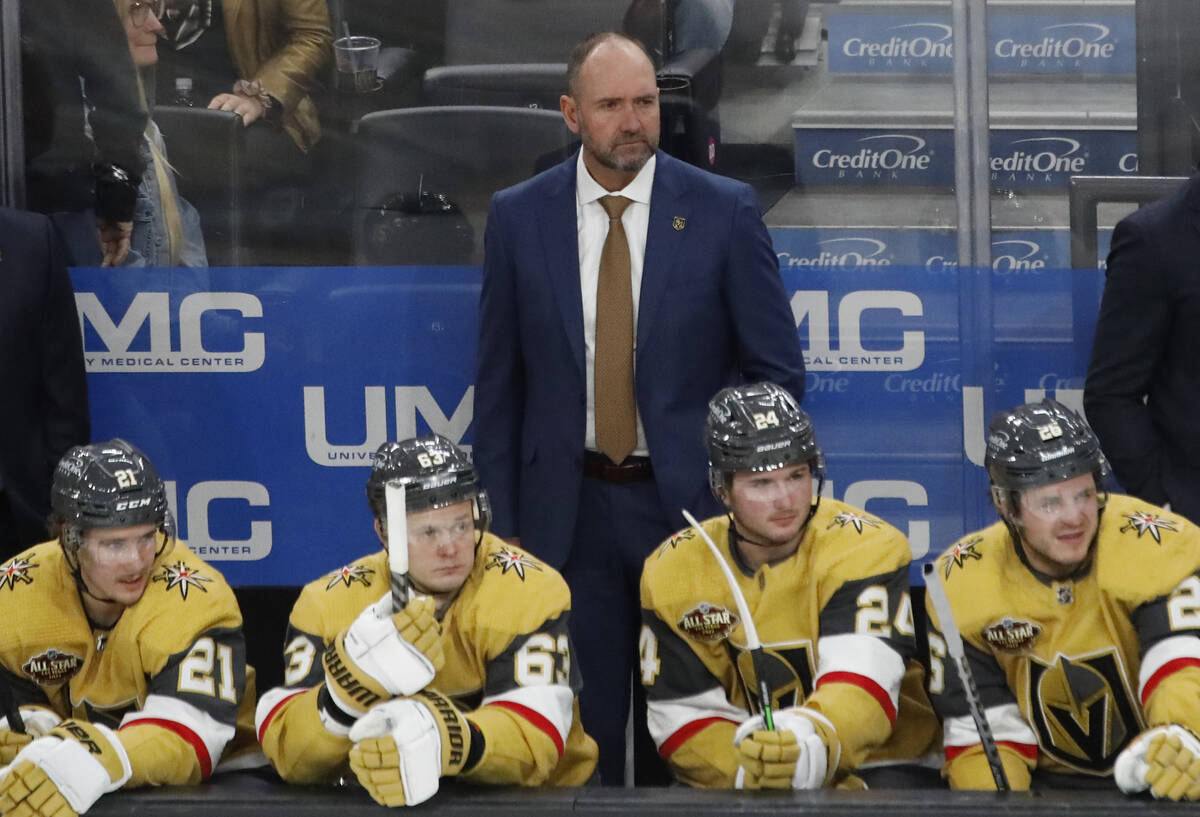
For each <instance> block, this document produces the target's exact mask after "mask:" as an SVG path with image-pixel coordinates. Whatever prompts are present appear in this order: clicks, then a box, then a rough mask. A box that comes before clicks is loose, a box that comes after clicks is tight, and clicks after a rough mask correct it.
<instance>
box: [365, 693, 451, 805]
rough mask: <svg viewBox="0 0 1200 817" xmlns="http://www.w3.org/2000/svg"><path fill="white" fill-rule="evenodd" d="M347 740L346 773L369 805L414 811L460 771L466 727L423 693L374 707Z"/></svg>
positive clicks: (434, 696)
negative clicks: (366, 795) (354, 779)
mask: <svg viewBox="0 0 1200 817" xmlns="http://www.w3.org/2000/svg"><path fill="white" fill-rule="evenodd" d="M350 740H352V741H354V748H352V749H351V750H350V768H351V769H352V770H353V771H354V774H355V776H356V777H358V782H360V783H362V785H363V787H364V788H365V789H366V790H367V791H368V792H369V793H370V795H371V797H372V798H374V800H375V802H377V803H380V804H382V805H385V806H403V805H409V806H415V805H416V804H417V803H423V802H425V801H426V800H428V799H429V798H430V797H433V795H435V794H437V790H438V781H439V778H440V777H441V776H442V775H456V774H458V773H459V772H461V771H462V770H463V768H464V767H465V766H466V763H467V758H468V756H469V755H470V753H471V725H470V723H468V722H467V719H466V718H464V717H463V715H462V713H461V712H459V711H458V709H457V707H455V706H454V704H453V703H451V702H450V700H449V699H448V698H446V697H445V696H443V695H441V694H440V693H438V692H434V691H433V690H425V691H424V692H422V693H420V694H419V695H417V696H415V697H412V698H401V699H399V700H395V701H388V702H387V703H383V704H380V705H379V706H377V707H375V708H374V709H372V710H371V711H370V712H368V713H367V714H366V715H365V716H364V717H363V718H361V719H360V720H359V721H358V722H357V723H356V724H354V728H353V729H351V730H350Z"/></svg>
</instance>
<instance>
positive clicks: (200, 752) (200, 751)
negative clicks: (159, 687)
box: [118, 718, 213, 780]
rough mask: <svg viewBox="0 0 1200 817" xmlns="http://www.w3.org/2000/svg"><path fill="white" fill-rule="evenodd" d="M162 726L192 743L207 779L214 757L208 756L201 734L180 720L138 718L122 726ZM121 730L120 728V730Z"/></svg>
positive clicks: (126, 727)
mask: <svg viewBox="0 0 1200 817" xmlns="http://www.w3.org/2000/svg"><path fill="white" fill-rule="evenodd" d="M146 725H150V726H161V727H162V728H163V729H166V730H167V731H168V732H174V733H175V734H176V735H179V737H181V738H183V739H184V740H186V741H187V742H188V743H190V744H191V746H192V750H193V751H194V752H195V753H196V760H198V761H199V762H200V779H201V780H207V779H208V776H209V775H210V774H212V765H213V764H212V758H210V757H209V756H208V747H207V746H205V745H204V741H202V740H200V736H199V735H197V734H196V733H195V732H193V731H192V730H191V729H188V728H187V727H186V726H184V725H183V724H182V723H180V722H179V721H169V720H166V719H165V718H138V719H137V720H136V721H130V722H129V723H127V724H125V725H124V726H122V727H121V729H128V728H129V727H131V726H146ZM118 731H119V730H118Z"/></svg>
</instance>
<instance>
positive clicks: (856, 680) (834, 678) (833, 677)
mask: <svg viewBox="0 0 1200 817" xmlns="http://www.w3.org/2000/svg"><path fill="white" fill-rule="evenodd" d="M830 683H835V684H853V685H854V686H856V687H859V688H860V689H862V690H863V691H864V692H866V693H867V694H868V695H870V696H871V697H872V698H874V699H875V700H876V701H878V702H879V705H880V706H881V707H883V714H885V715H887V719H888V723H892V724H894V723H895V722H896V705H895V704H893V703H892V696H891V695H888V694H887V690H885V689H884V688H883V687H881V686H880V685H879V684H877V683H875V681H874V680H873V679H871V678H868V677H867V676H865V675H859V674H858V673H857V672H827V673H825V674H824V675H822V676H821V677H820V678H819V679H817V689H820V688H821V687H823V686H825V684H830Z"/></svg>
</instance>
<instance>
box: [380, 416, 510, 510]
mask: <svg viewBox="0 0 1200 817" xmlns="http://www.w3.org/2000/svg"><path fill="white" fill-rule="evenodd" d="M389 482H399V483H401V484H402V485H404V507H405V510H407V511H408V512H409V513H416V512H418V511H424V510H428V509H430V508H444V507H445V506H447V505H453V504H455V503H456V502H464V501H467V500H470V501H471V503H472V506H473V513H474V515H475V524H476V527H478V528H479V530H481V531H482V530H486V529H487V526H488V523H489V522H490V521H491V508H490V506H489V505H488V500H487V492H486V491H484V490H483V489H482V488H480V487H479V472H478V471H476V470H475V465H474V464H473V463H472V462H471V459H470V458H469V457H468V456H467V455H466V454H465V453H463V451H462V450H461V449H459V448H458V446H456V445H455V444H454V443H452V442H450V440H448V439H447V438H445V437H443V436H442V435H441V434H426V435H424V436H423V437H413V438H410V439H407V440H402V441H401V442H398V443H396V442H390V441H389V442H385V443H383V444H382V445H380V446H379V448H378V449H376V451H375V462H374V464H373V465H372V466H371V475H370V476H369V477H367V504H368V505H369V506H370V507H371V513H373V514H374V515H375V518H376V519H380V520H386V519H387V500H386V499H385V493H386V487H387V484H388V483H389Z"/></svg>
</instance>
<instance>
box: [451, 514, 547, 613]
mask: <svg viewBox="0 0 1200 817" xmlns="http://www.w3.org/2000/svg"><path fill="white" fill-rule="evenodd" d="M476 577H477V578H478V582H479V590H478V599H479V600H480V601H485V600H486V599H488V598H489V597H499V598H504V599H511V598H513V597H514V596H516V597H519V598H524V599H528V604H530V605H531V606H536V607H538V609H539V610H544V609H549V608H550V607H555V608H557V609H558V610H559V611H561V610H563V609H566V608H567V607H568V606H569V605H570V598H571V593H570V591H569V590H568V589H567V582H566V580H565V579H563V577H562V575H561V574H560V573H559V572H558V571H557V570H555V569H554V568H553V567H551V566H550V565H548V564H546V563H545V562H543V561H542V560H541V559H539V558H537V557H536V556H534V555H533V554H531V553H529V551H527V550H523V549H522V548H520V547H517V546H516V545H511V544H509V543H508V542H505V541H504V540H503V539H501V538H500V537H499V536H496V535H495V534H491V533H485V534H484V535H483V541H482V542H480V544H479V553H478V554H477V556H476V557H475V567H474V568H473V569H472V578H476ZM468 581H470V579H468Z"/></svg>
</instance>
